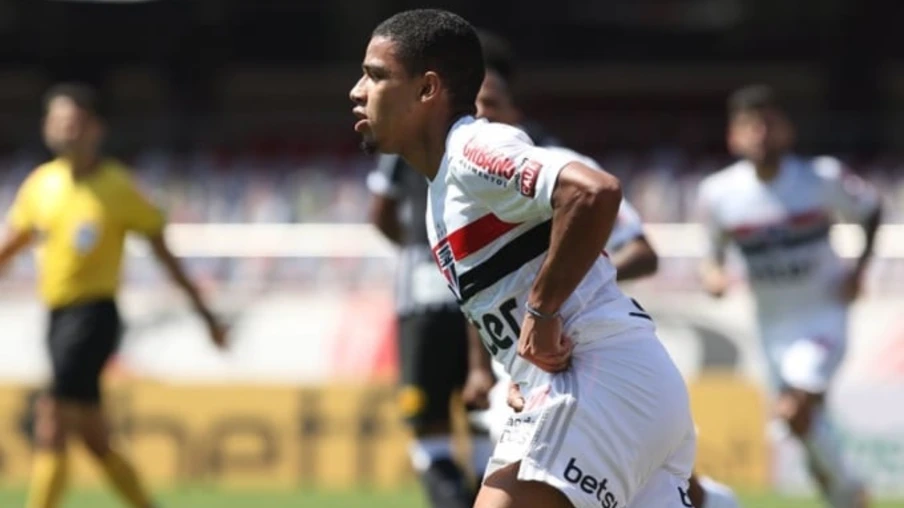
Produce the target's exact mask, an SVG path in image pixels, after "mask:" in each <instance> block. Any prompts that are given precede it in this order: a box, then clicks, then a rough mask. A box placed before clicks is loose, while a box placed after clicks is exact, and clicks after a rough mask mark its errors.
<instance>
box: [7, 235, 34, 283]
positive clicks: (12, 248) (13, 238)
mask: <svg viewBox="0 0 904 508" xmlns="http://www.w3.org/2000/svg"><path fill="white" fill-rule="evenodd" d="M31 239H32V232H31V230H30V229H15V228H9V229H8V230H7V234H6V236H5V237H4V239H3V244H2V245H0V273H3V269H4V268H6V265H7V264H9V262H10V261H12V260H13V258H15V257H16V254H18V253H20V252H22V250H23V249H25V248H26V247H28V245H29V244H31Z"/></svg>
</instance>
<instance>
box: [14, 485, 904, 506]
mask: <svg viewBox="0 0 904 508" xmlns="http://www.w3.org/2000/svg"><path fill="white" fill-rule="evenodd" d="M159 499H160V502H161V508H315V507H316V508H426V506H427V505H426V503H424V501H423V497H422V496H421V494H420V492H419V491H418V490H417V489H416V488H410V489H405V490H401V491H389V492H387V491H379V490H375V491H372V492H368V491H361V490H359V491H354V492H316V491H290V492H279V491H271V492H255V491H223V490H213V489H206V488H183V489H177V490H170V491H167V492H163V493H161V494H160V496H159ZM0 506H2V507H4V508H18V507H22V506H25V492H24V491H23V490H21V489H0ZM63 506H64V508H119V507H122V506H124V505H122V504H121V503H119V502H118V500H117V499H116V498H114V497H113V496H112V495H111V494H109V493H108V492H106V491H100V490H96V491H95V490H91V491H88V490H84V491H77V492H72V493H71V494H70V495H69V496H68V497H67V498H66V502H65V503H64V505H63ZM742 506H743V507H745V508H819V507H822V506H823V505H822V504H820V503H818V502H816V501H814V500H806V499H794V498H783V497H777V496H770V495H759V496H756V495H748V496H744V498H743V500H742ZM874 508H904V501H898V502H887V503H876V504H875V505H874Z"/></svg>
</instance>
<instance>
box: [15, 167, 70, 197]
mask: <svg viewBox="0 0 904 508" xmlns="http://www.w3.org/2000/svg"><path fill="white" fill-rule="evenodd" d="M66 171H67V169H66V166H65V164H63V162H62V161H61V160H59V159H53V160H49V161H47V162H44V163H42V164H38V165H37V166H36V167H35V168H34V169H32V170H31V172H30V173H28V175H27V176H26V177H25V180H24V181H23V182H22V187H23V189H32V190H34V192H36V193H38V194H40V193H42V192H43V190H44V188H45V187H46V186H49V185H54V184H55V183H57V182H60V181H62V177H63V176H65V175H66Z"/></svg>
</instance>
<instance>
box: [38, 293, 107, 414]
mask: <svg viewBox="0 0 904 508" xmlns="http://www.w3.org/2000/svg"><path fill="white" fill-rule="evenodd" d="M121 331H122V325H121V322H120V319H119V310H118V309H117V308H116V302H115V301H114V300H113V299H109V298H108V299H103V300H96V301H91V302H84V303H77V304H73V305H67V306H65V307H59V308H56V309H53V310H51V311H50V323H49V327H48V335H47V344H48V348H49V350H50V363H51V366H52V369H53V380H52V382H51V386H50V392H51V394H52V395H53V396H54V397H55V398H57V399H60V400H68V401H74V402H80V403H85V404H97V403H99V402H100V374H101V371H102V370H103V368H104V365H105V364H106V363H107V360H108V359H109V358H110V356H111V355H112V354H113V353H114V352H115V351H116V348H117V346H118V345H119V338H120V333H121Z"/></svg>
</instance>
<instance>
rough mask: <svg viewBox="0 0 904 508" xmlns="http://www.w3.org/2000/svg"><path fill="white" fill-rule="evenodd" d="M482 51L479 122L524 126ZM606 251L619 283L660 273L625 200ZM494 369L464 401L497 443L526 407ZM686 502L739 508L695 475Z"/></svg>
mask: <svg viewBox="0 0 904 508" xmlns="http://www.w3.org/2000/svg"><path fill="white" fill-rule="evenodd" d="M490 40H491V41H493V42H494V43H495V47H499V46H501V44H502V43H501V42H499V41H498V40H495V39H490ZM483 47H484V56H485V57H487V56H488V54H489V55H490V58H487V71H486V77H485V78H484V80H483V86H481V88H480V92H479V93H478V94H477V116H478V117H481V118H486V119H487V120H489V121H491V122H501V123H508V124H511V125H515V124H516V123H517V122H519V121H520V120H521V118H522V114H521V112H520V110H519V109H518V108H517V107H516V106H515V101H514V97H513V94H512V93H511V91H510V87H509V82H510V81H509V79H506V77H505V75H504V74H503V73H502V72H500V71H498V69H502V70H508V72H509V74H508V75H511V72H512V67H513V66H512V65H511V63H510V60H509V59H505V58H503V55H504V53H503V52H501V51H492V52H488V51H487V48H488V47H489V48H493V47H494V46H493V45H489V44H487V43H486V42H484V43H483ZM491 62H492V63H491ZM538 144H542V143H538ZM551 149H552V150H560V151H565V152H566V153H570V154H571V156H573V157H575V158H577V159H578V160H580V161H581V162H583V163H584V164H586V165H587V166H589V167H592V168H595V169H598V170H602V168H601V167H600V166H599V165H598V164H597V163H596V161H594V160H593V159H591V158H589V157H585V156H583V155H580V154H577V153H575V152H571V151H569V150H568V149H567V148H562V147H551ZM605 250H606V252H607V253H608V255H609V256H610V258H611V260H612V264H613V265H614V266H615V269H616V280H619V281H627V280H634V279H639V278H642V277H646V276H649V275H652V274H653V273H655V272H656V269H657V267H658V256H657V255H656V251H655V250H653V247H652V246H651V245H650V243H649V242H648V241H647V239H646V237H645V236H644V231H643V223H642V222H641V220H640V215H639V214H638V213H637V211H636V210H635V209H634V207H632V206H631V204H630V203H628V201H627V200H624V199H623V200H622V203H621V207H620V208H619V211H618V218H617V219H616V223H615V226H614V227H613V229H612V234H611V235H610V236H609V240H608V241H607V242H606V249H605ZM471 348H472V353H471V355H472V357H478V359H477V360H472V363H474V364H475V365H480V364H484V365H486V364H489V359H488V358H486V359H484V358H479V357H480V356H487V353H486V350H485V349H483V348H482V346H481V345H480V344H472V345H471ZM492 367H493V372H494V374H495V375H496V377H497V378H498V382H497V384H496V385H495V386H494V387H493V388H492V389H491V390H490V393H489V394H487V393H485V392H481V391H478V390H479V389H480V388H482V386H480V385H476V384H474V385H469V386H466V390H465V392H464V394H463V395H464V397H465V400H466V402H469V401H471V402H472V403H473V404H478V403H483V404H486V405H488V406H489V411H488V412H487V413H486V414H480V415H478V416H479V417H480V418H482V419H483V420H484V422H485V425H486V426H487V427H489V429H490V436H491V437H493V439H494V440H497V439H498V438H499V435H500V433H501V432H502V424H503V423H504V422H505V419H506V418H507V417H509V416H510V415H511V409H518V410H520V408H521V404H522V403H523V402H522V398H521V396H520V393H519V391H518V389H517V385H516V386H514V387H510V386H509V384H510V383H509V380H508V379H507V376H505V373H504V372H500V370H502V369H501V366H500V365H499V363H498V362H493V364H492ZM469 389H470V390H469ZM509 396H511V403H512V405H513V406H512V407H511V408H510V405H509ZM487 399H488V400H487ZM485 400H486V402H484V401H485ZM688 496H689V498H690V500H691V502H692V503H693V505H694V506H698V507H700V508H737V506H738V501H737V499H736V497H735V495H734V492H732V490H731V489H730V488H729V487H728V486H726V485H722V484H721V483H719V482H717V481H715V480H713V479H712V478H709V477H705V476H704V477H700V478H698V477H697V476H696V475H692V476H691V478H690V486H689V490H688Z"/></svg>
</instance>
